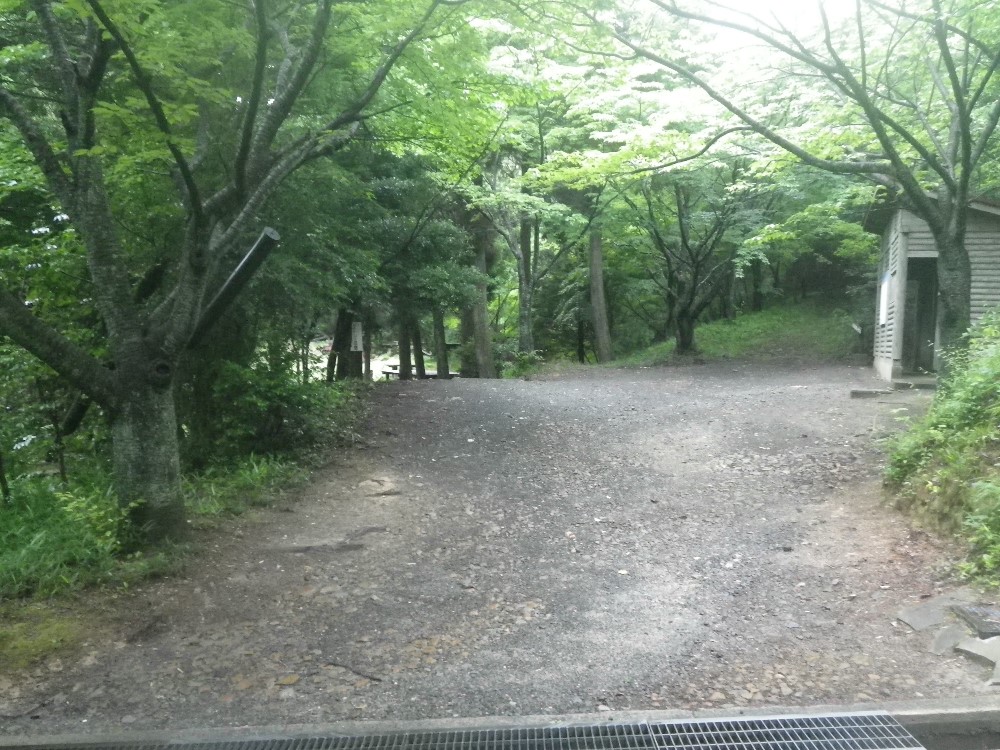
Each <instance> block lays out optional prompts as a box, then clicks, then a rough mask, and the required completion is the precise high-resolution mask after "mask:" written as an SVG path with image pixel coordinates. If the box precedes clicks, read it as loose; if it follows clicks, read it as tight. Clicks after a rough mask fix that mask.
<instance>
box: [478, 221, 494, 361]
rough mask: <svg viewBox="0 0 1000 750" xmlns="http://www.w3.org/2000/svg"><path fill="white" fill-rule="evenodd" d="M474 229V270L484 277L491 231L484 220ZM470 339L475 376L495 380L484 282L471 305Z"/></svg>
mask: <svg viewBox="0 0 1000 750" xmlns="http://www.w3.org/2000/svg"><path fill="white" fill-rule="evenodd" d="M475 227H476V230H477V231H476V232H475V234H474V244H475V248H476V269H477V270H478V271H479V272H480V273H482V274H483V275H484V276H485V275H486V273H487V271H488V270H489V266H488V264H487V255H488V254H489V253H490V251H491V246H492V244H493V231H492V229H491V228H490V227H489V222H487V221H486V220H485V219H479V220H477V221H476V222H475ZM472 338H473V342H474V344H475V352H476V373H477V376H478V377H480V378H495V377H496V376H497V368H496V364H495V363H494V361H493V334H492V331H491V330H490V315H489V294H488V290H487V288H486V282H485V281H480V282H479V283H478V284H476V300H475V302H474V303H473V305H472Z"/></svg>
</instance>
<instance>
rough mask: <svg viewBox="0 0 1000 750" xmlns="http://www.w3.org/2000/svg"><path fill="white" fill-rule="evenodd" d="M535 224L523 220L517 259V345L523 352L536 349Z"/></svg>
mask: <svg viewBox="0 0 1000 750" xmlns="http://www.w3.org/2000/svg"><path fill="white" fill-rule="evenodd" d="M533 229H534V224H533V223H532V222H531V221H530V220H529V219H523V220H522V221H521V236H520V238H519V241H520V250H521V254H520V256H519V257H517V258H516V260H517V294H518V304H517V347H518V350H519V351H521V352H533V351H535V336H534V332H533V331H532V329H531V318H532V312H531V308H532V305H533V304H534V294H533V292H534V284H533V281H532V278H531V258H532V253H531V238H532V234H533Z"/></svg>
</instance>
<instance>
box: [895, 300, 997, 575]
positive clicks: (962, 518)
mask: <svg viewBox="0 0 1000 750" xmlns="http://www.w3.org/2000/svg"><path fill="white" fill-rule="evenodd" d="M947 371H948V375H947V377H946V378H944V379H942V382H941V383H940V385H939V389H938V392H937V394H936V395H935V398H934V402H933V404H932V405H931V408H930V410H929V411H928V413H927V415H926V416H925V417H924V418H923V419H921V420H919V421H917V422H915V423H914V424H913V425H911V427H910V429H908V430H907V431H906V432H904V433H902V434H901V435H899V436H898V437H897V438H895V440H894V441H893V442H892V444H891V445H890V454H889V463H888V467H887V469H886V484H887V487H888V488H889V490H890V491H891V493H892V498H893V500H894V502H895V503H896V504H897V505H898V506H900V507H904V508H906V509H908V510H910V512H912V513H913V514H914V515H916V516H917V517H919V518H921V519H923V520H924V521H926V522H929V523H932V524H935V525H937V526H941V527H944V528H947V529H952V530H955V531H961V532H964V533H965V534H966V536H968V538H969V540H970V541H971V543H972V548H973V554H972V557H971V558H970V560H969V561H968V562H967V563H966V564H965V565H964V566H963V570H964V571H965V572H966V573H967V574H969V575H975V576H978V577H983V576H985V577H990V576H992V577H993V579H994V580H996V576H997V573H998V571H1000V316H998V315H997V314H993V315H989V316H987V317H986V318H984V320H983V321H982V322H981V323H980V325H978V326H977V327H975V328H974V329H973V330H972V331H971V332H970V334H969V336H968V346H967V347H966V348H965V349H963V350H962V351H961V352H960V353H958V354H957V355H953V356H951V357H950V358H949V359H948V361H947Z"/></svg>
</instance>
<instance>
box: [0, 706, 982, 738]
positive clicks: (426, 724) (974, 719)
mask: <svg viewBox="0 0 1000 750" xmlns="http://www.w3.org/2000/svg"><path fill="white" fill-rule="evenodd" d="M872 712H878V713H888V714H890V715H891V716H893V717H895V719H896V720H897V721H899V723H900V724H902V725H903V726H904V727H905V728H906V729H907V730H908V731H910V732H911V733H912V734H913V735H914V737H916V738H917V739H918V740H920V741H921V743H922V744H923V745H924V747H926V748H928V750H998V749H1000V699H998V698H997V696H994V695H990V696H977V697H975V698H954V699H938V700H914V701H902V702H895V703H885V704H872V703H857V704H846V705H819V706H808V707H802V706H769V707H760V708H718V709H711V710H704V711H680V710H678V711H669V710H668V711H606V712H601V713H596V714H594V713H586V714H559V715H535V716H494V717H488V716H487V717H469V718H452V719H446V718H440V719H423V720H418V721H341V722H335V723H330V724H285V725H265V726H257V727H251V726H243V727H228V728H224V727H218V728H208V729H178V730H157V731H149V732H122V733H106V734H105V733H100V732H95V733H71V734H60V735H49V736H42V735H33V736H29V735H21V736H16V737H0V748H19V749H21V750H40V749H42V748H49V747H52V746H53V745H72V744H80V745H84V744H88V745H98V744H118V745H123V744H129V743H132V744H137V743H144V742H145V743H154V742H159V743H165V742H172V743H194V742H219V741H229V742H232V741H238V740H243V741H246V740H254V739H286V738H303V737H329V736H336V735H341V736H358V735H378V734H388V733H397V732H434V731H438V732H447V731H454V730H481V729H513V728H526V727H530V728H537V727H550V726H566V725H579V724H586V725H593V724H620V723H641V722H671V721H689V720H699V719H706V720H707V719H712V720H718V719H725V718H753V717H764V716H784V717H788V718H793V717H804V716H815V715H820V714H861V713H872Z"/></svg>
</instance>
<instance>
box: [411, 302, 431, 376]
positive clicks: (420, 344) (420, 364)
mask: <svg viewBox="0 0 1000 750" xmlns="http://www.w3.org/2000/svg"><path fill="white" fill-rule="evenodd" d="M410 339H411V340H412V341H413V365H414V368H415V369H416V371H417V378H419V379H420V380H423V379H425V378H426V377H427V367H426V366H425V365H424V337H423V336H422V335H421V334H420V321H419V320H418V319H417V318H415V317H411V318H410Z"/></svg>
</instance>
